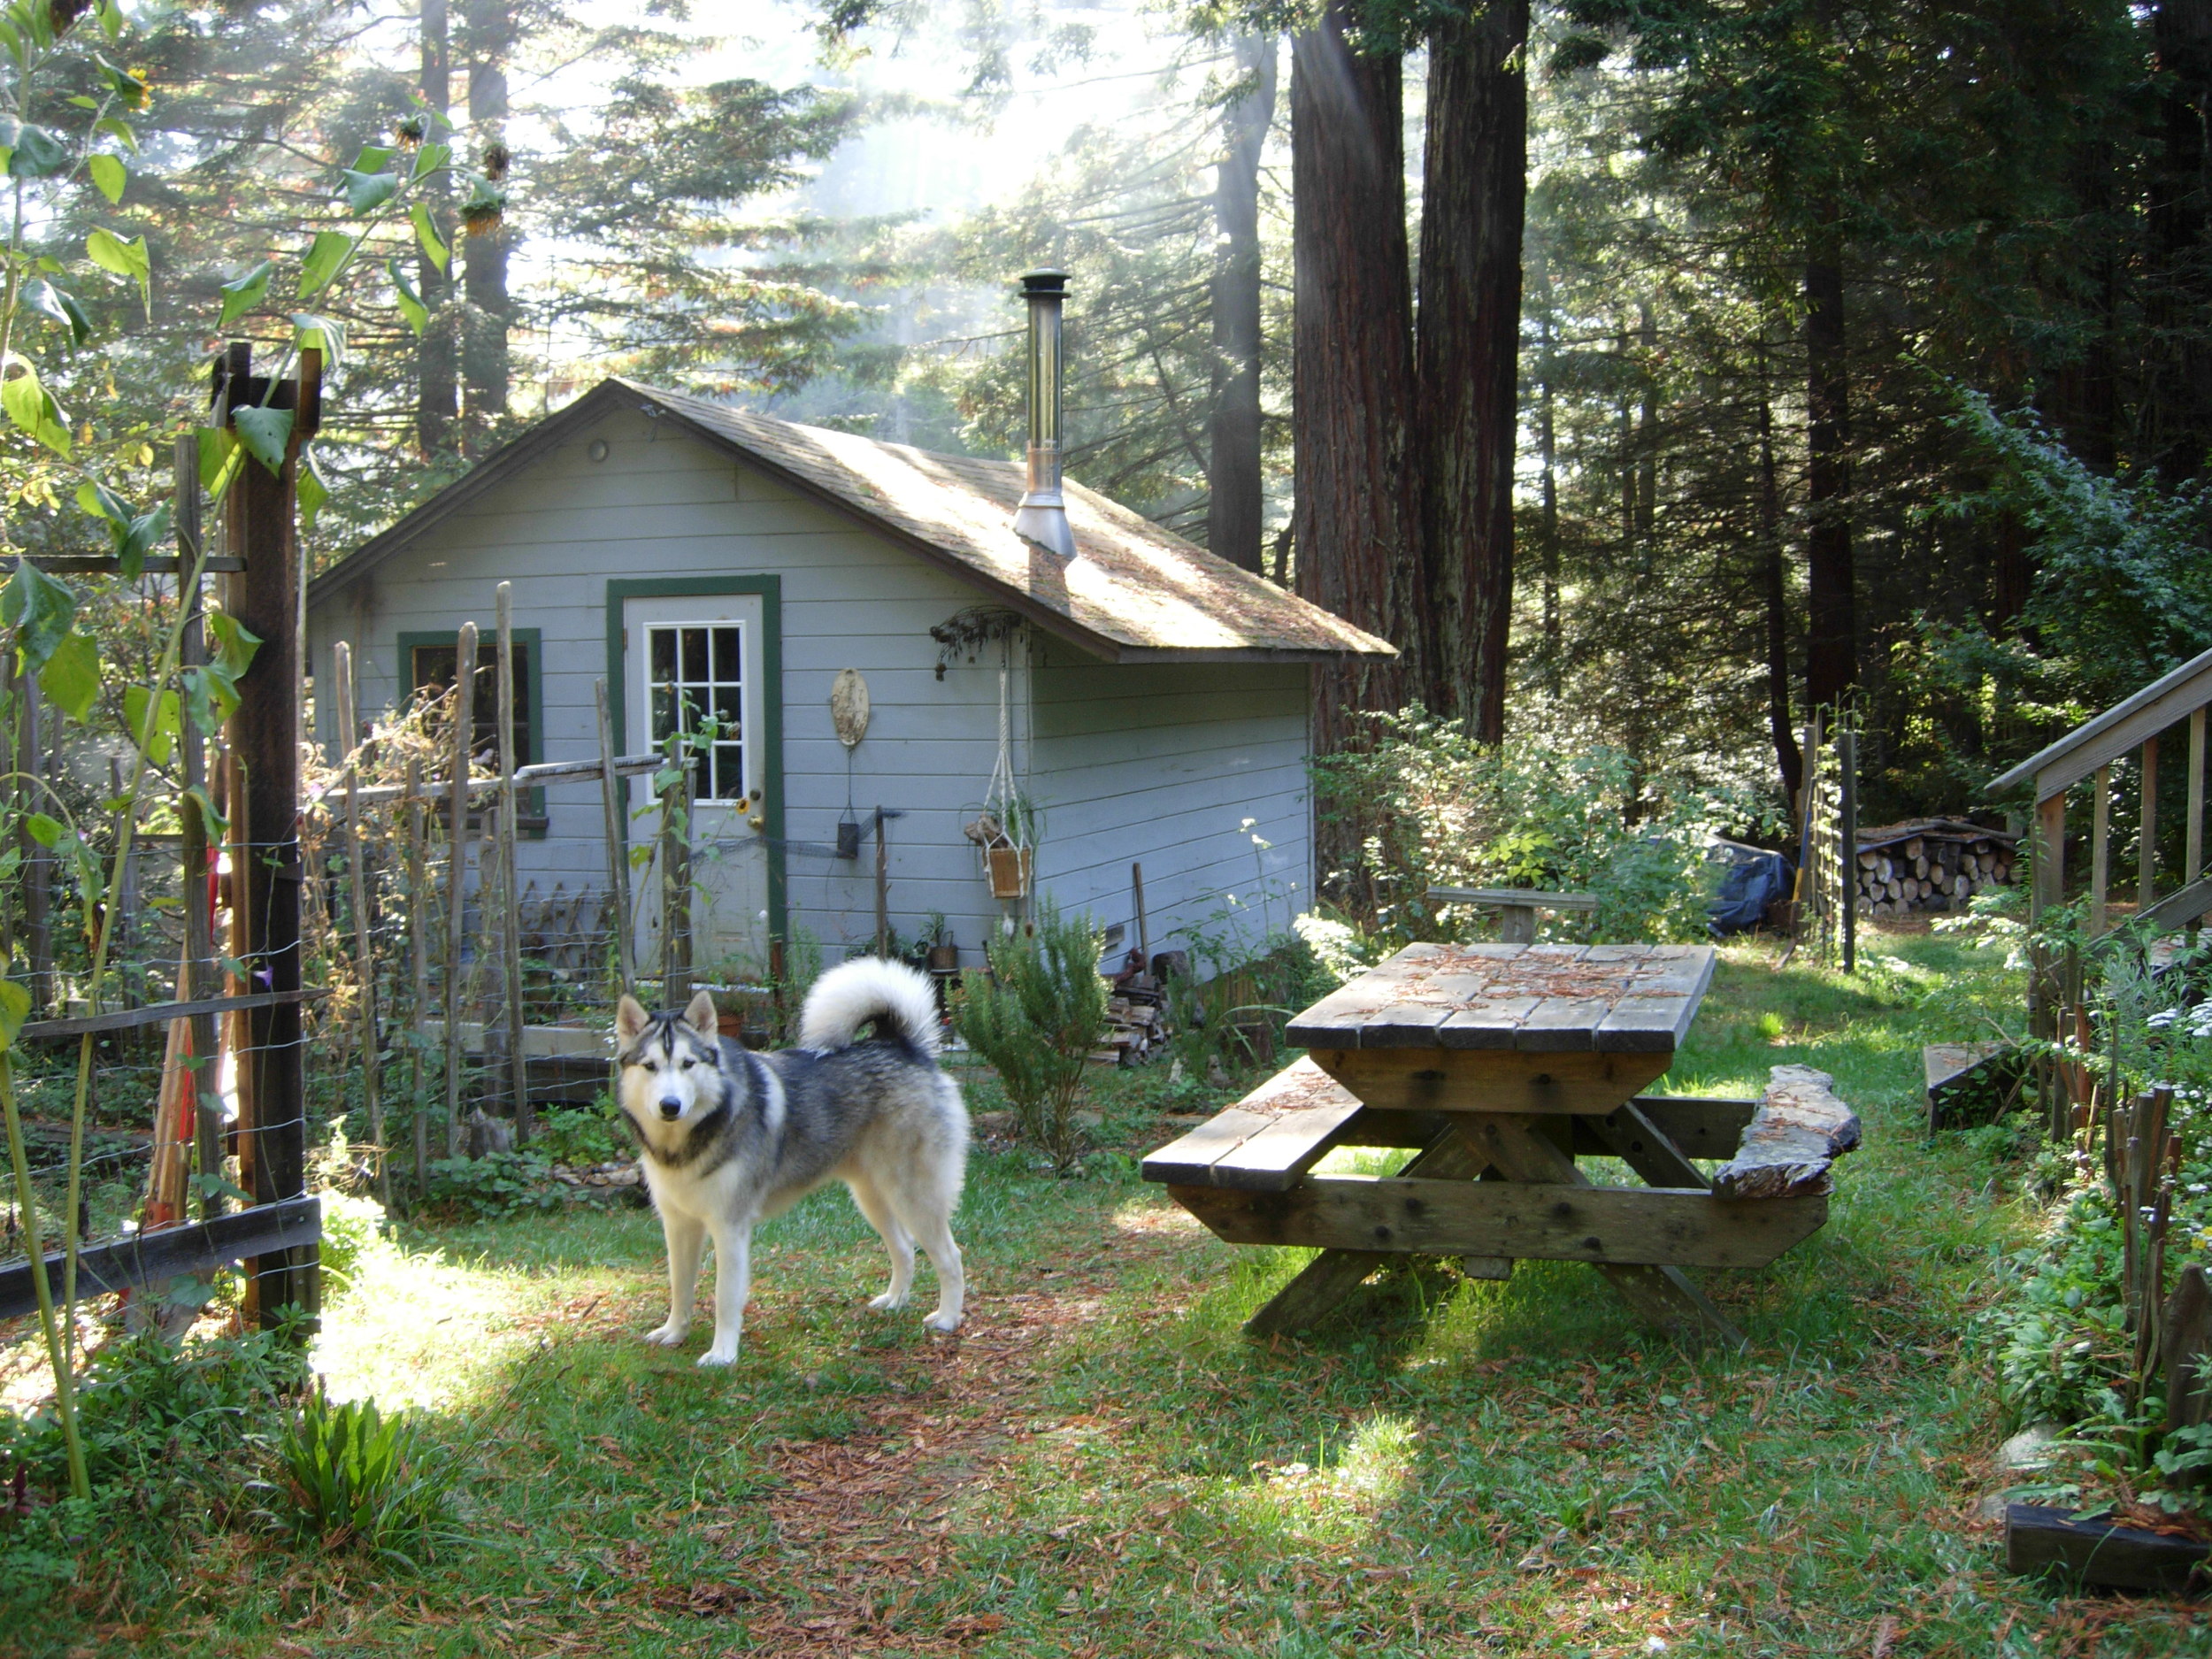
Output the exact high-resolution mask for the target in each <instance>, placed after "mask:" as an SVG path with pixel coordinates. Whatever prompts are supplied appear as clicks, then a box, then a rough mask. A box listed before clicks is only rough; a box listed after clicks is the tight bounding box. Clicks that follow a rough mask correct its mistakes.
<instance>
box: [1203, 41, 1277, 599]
mask: <svg viewBox="0 0 2212 1659" xmlns="http://www.w3.org/2000/svg"><path fill="white" fill-rule="evenodd" d="M1234 51H1235V56H1236V64H1237V70H1238V73H1239V74H1240V78H1241V80H1242V82H1243V84H1244V90H1243V92H1242V95H1241V96H1239V97H1238V98H1237V99H1236V100H1235V101H1234V102H1233V103H1232V104H1229V105H1228V106H1227V107H1226V108H1225V110H1224V111H1222V119H1221V126H1222V157H1221V161H1220V164H1219V165H1218V166H1217V168H1216V169H1215V173H1214V224H1215V227H1216V230H1217V234H1218V237H1219V240H1218V242H1217V243H1216V245H1215V246H1216V251H1215V256H1214V277H1213V307H1212V309H1213V350H1214V373H1213V416H1212V423H1211V424H1212V428H1213V430H1212V433H1211V434H1210V436H1211V439H1212V442H1211V446H1210V456H1209V458H1208V464H1207V468H1206V487H1207V491H1208V500H1207V505H1206V545H1207V547H1208V548H1209V549H1211V550H1212V551H1213V552H1215V553H1217V554H1218V555H1219V556H1220V557H1223V558H1225V559H1227V560H1228V561H1229V562H1230V563H1231V564H1232V565H1237V566H1239V567H1240V568H1241V569H1244V570H1248V571H1253V572H1257V571H1258V570H1259V569H1260V541H1261V534H1262V532H1263V528H1264V525H1263V516H1264V498H1263V492H1262V489H1261V481H1260V448H1261V445H1260V438H1261V428H1260V151H1261V150H1262V149H1263V148H1264V147H1265V145H1266V142H1267V130H1268V128H1269V127H1270V126H1271V125H1272V124H1273V122H1274V119H1275V58H1276V51H1277V42H1276V37H1275V36H1274V35H1240V36H1239V37H1238V39H1237V41H1236V42H1235V45H1234Z"/></svg>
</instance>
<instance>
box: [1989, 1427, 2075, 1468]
mask: <svg viewBox="0 0 2212 1659" xmlns="http://www.w3.org/2000/svg"><path fill="white" fill-rule="evenodd" d="M2064 1433H2065V1430H2064V1429H2062V1427H2060V1425H2057V1424H2055V1423H2031V1424H2030V1425H2028V1426H2027V1427H2026V1428H2024V1429H2022V1430H2021V1431H2020V1432H2018V1433H2017V1434H2016V1435H2014V1436H2013V1437H2012V1438H2011V1439H2010V1440H2007V1441H2006V1442H2005V1443H2004V1444H2003V1445H2002V1446H2001V1447H1999V1448H1997V1463H1998V1465H1999V1467H2001V1468H2004V1469H2009V1470H2014V1471H2026V1470H2031V1469H2040V1468H2042V1467H2043V1466H2044V1464H2046V1463H2049V1462H2050V1461H2051V1459H2052V1458H2053V1457H2055V1456H2056V1455H2057V1453H2056V1452H2055V1449H2054V1448H2055V1446H2056V1445H2057V1443H2058V1440H2060V1438H2061V1437H2062V1435H2063V1434H2064Z"/></svg>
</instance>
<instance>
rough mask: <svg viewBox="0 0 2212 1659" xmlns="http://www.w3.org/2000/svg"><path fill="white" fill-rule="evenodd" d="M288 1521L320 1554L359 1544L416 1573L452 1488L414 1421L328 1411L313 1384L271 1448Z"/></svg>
mask: <svg viewBox="0 0 2212 1659" xmlns="http://www.w3.org/2000/svg"><path fill="white" fill-rule="evenodd" d="M276 1454H277V1463H278V1465H279V1467H280V1470H281V1471H282V1473H283V1476H284V1479H285V1495H286V1496H287V1497H288V1500H289V1506H290V1507H289V1513H288V1515H287V1516H286V1517H283V1518H285V1519H288V1520H289V1521H290V1523H291V1524H292V1525H293V1526H294V1527H295V1528H296V1530H297V1531H298V1532H301V1533H303V1535H305V1536H307V1537H310V1538H312V1539H315V1540H319V1542H321V1543H322V1544H323V1545H324V1546H325V1547H326V1548H337V1547H342V1546H345V1545H349V1544H358V1545H360V1546H362V1547H364V1548H367V1549H369V1550H371V1551H373V1553H374V1554H375V1555H377V1556H379V1557H380V1559H382V1560H385V1561H388V1562H393V1563H398V1564H400V1565H403V1566H407V1567H417V1566H419V1565H420V1564H421V1563H422V1562H423V1561H424V1560H425V1559H426V1558H427V1556H428V1555H429V1554H430V1551H431V1549H432V1548H434V1545H435V1544H436V1542H437V1541H438V1523H439V1521H440V1520H441V1518H442V1517H443V1515H444V1513H445V1509H446V1496H447V1493H448V1491H449V1487H450V1485H451V1478H450V1476H449V1474H448V1473H447V1472H445V1470H446V1465H445V1464H444V1463H442V1461H441V1460H439V1459H437V1458H435V1457H434V1456H433V1455H431V1448H430V1446H429V1443H428V1440H427V1438H426V1436H425V1434H424V1433H423V1431H422V1427H421V1425H420V1422H419V1419H418V1418H417V1417H415V1416H414V1415H413V1414H411V1413H409V1412H403V1411H399V1412H394V1413H393V1414H392V1415H391V1416H390V1417H385V1416H383V1415H382V1414H381V1413H380V1412H379V1411H378V1410H377V1409H376V1405H375V1402H373V1401H367V1400H362V1401H347V1402H343V1403H341V1404H337V1405H333V1404H332V1403H331V1402H330V1397H329V1394H327V1393H326V1391H325V1390H324V1389H323V1387H322V1386H320V1385H319V1384H318V1386H316V1388H315V1391H314V1392H313V1393H312V1394H310V1395H308V1397H307V1399H306V1400H305V1402H303V1404H302V1405H301V1408H300V1411H299V1415H298V1416H297V1417H295V1418H294V1419H293V1420H292V1421H291V1422H289V1423H288V1424H287V1425H285V1428H284V1432H283V1433H282V1435H281V1436H280V1438H279V1440H278V1441H277V1448H276Z"/></svg>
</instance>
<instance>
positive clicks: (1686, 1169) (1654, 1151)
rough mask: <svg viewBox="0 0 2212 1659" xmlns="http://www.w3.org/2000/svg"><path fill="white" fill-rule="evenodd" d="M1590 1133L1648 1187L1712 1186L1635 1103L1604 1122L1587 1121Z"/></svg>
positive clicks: (1593, 1119)
mask: <svg viewBox="0 0 2212 1659" xmlns="http://www.w3.org/2000/svg"><path fill="white" fill-rule="evenodd" d="M1583 1121H1584V1122H1585V1123H1586V1124H1588V1125H1590V1132H1591V1133H1593V1134H1594V1135H1595V1136H1596V1137H1597V1138H1598V1139H1599V1140H1600V1141H1603V1142H1604V1143H1605V1144H1606V1147H1607V1148H1609V1150H1610V1151H1611V1152H1612V1154H1613V1156H1615V1157H1617V1158H1618V1159H1619V1160H1620V1161H1621V1162H1622V1163H1624V1164H1627V1165H1628V1167H1629V1168H1630V1169H1632V1170H1633V1171H1636V1173H1637V1174H1638V1175H1639V1176H1640V1177H1641V1178H1642V1179H1643V1181H1644V1184H1645V1185H1646V1186H1648V1187H1703V1188H1704V1189H1705V1190H1706V1191H1707V1192H1710V1191H1711V1190H1712V1188H1713V1183H1712V1182H1711V1181H1710V1180H1709V1179H1706V1175H1705V1171H1702V1170H1701V1169H1699V1168H1698V1167H1697V1165H1696V1164H1693V1163H1691V1162H1690V1161H1689V1159H1687V1158H1686V1157H1685V1156H1682V1148H1680V1147H1678V1146H1676V1145H1675V1144H1674V1142H1673V1141H1670V1140H1668V1139H1667V1137H1666V1136H1665V1134H1664V1133H1662V1132H1661V1131H1660V1129H1659V1128H1658V1127H1657V1125H1655V1124H1653V1122H1652V1121H1651V1119H1650V1118H1647V1117H1645V1116H1644V1114H1643V1111H1642V1109H1641V1108H1640V1107H1639V1106H1638V1105H1637V1104H1636V1102H1634V1101H1631V1102H1628V1103H1627V1104H1626V1105H1624V1106H1623V1107H1622V1108H1621V1109H1620V1110H1618V1111H1616V1112H1614V1113H1612V1114H1611V1115H1610V1116H1609V1117H1605V1118H1584V1119H1583Z"/></svg>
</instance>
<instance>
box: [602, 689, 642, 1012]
mask: <svg viewBox="0 0 2212 1659" xmlns="http://www.w3.org/2000/svg"><path fill="white" fill-rule="evenodd" d="M591 689H592V696H593V698H594V699H595V701H596V703H598V706H599V805H600V810H601V811H602V813H603V815H604V816H605V818H606V833H607V896H608V899H609V901H610V902H611V903H612V904H613V906H614V936H615V961H616V962H617V963H618V964H619V965H620V970H621V974H622V984H621V987H620V988H621V990H622V992H623V993H624V994H625V995H627V994H629V993H630V992H632V991H634V989H635V988H636V986H637V964H636V962H635V961H634V959H633V951H634V948H635V941H634V940H633V939H632V938H631V937H630V858H629V851H628V838H627V837H626V836H625V835H624V834H623V833H622V823H623V812H622V780H621V779H620V778H618V777H617V776H616V775H615V768H614V763H615V754H616V750H615V746H614V723H613V721H612V720H611V719H610V718H608V715H607V682H606V681H605V680H593V681H592V686H591Z"/></svg>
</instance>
